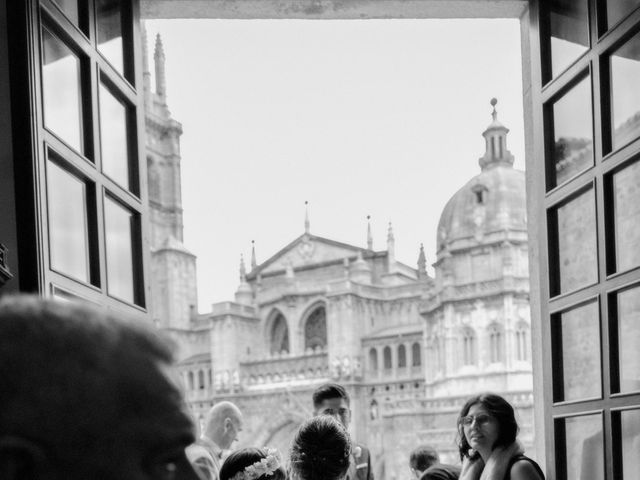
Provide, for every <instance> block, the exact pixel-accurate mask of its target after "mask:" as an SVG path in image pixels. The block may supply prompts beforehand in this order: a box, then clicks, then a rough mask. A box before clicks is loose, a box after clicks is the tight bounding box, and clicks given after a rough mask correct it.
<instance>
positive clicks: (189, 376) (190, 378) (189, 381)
mask: <svg viewBox="0 0 640 480" xmlns="http://www.w3.org/2000/svg"><path fill="white" fill-rule="evenodd" d="M187 385H188V387H189V390H193V389H194V388H193V386H194V381H193V372H192V371H191V370H189V373H188V374H187Z"/></svg>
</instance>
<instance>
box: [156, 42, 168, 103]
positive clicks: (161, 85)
mask: <svg viewBox="0 0 640 480" xmlns="http://www.w3.org/2000/svg"><path fill="white" fill-rule="evenodd" d="M153 61H154V63H155V67H156V94H157V95H158V96H159V97H161V98H163V99H164V98H165V97H166V95H167V79H166V76H165V70H164V62H165V57H164V48H163V46H162V38H160V34H159V33H158V34H157V35H156V48H155V51H154V53H153Z"/></svg>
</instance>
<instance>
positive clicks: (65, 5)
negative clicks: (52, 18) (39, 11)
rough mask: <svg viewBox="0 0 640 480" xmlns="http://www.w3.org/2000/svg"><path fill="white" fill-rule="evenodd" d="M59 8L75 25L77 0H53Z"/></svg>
mask: <svg viewBox="0 0 640 480" xmlns="http://www.w3.org/2000/svg"><path fill="white" fill-rule="evenodd" d="M54 1H55V2H56V3H57V4H58V6H59V7H60V10H62V11H63V12H64V13H65V15H66V16H67V17H68V18H69V20H71V21H72V22H73V23H74V24H75V25H78V0H54Z"/></svg>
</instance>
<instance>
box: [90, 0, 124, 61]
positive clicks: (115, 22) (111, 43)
mask: <svg viewBox="0 0 640 480" xmlns="http://www.w3.org/2000/svg"><path fill="white" fill-rule="evenodd" d="M96 16H97V23H98V50H99V51H100V53H102V55H104V57H105V58H106V59H107V60H109V63H111V65H113V66H114V67H115V69H116V70H118V72H120V73H121V74H122V73H123V72H124V63H123V60H122V59H123V55H122V51H123V50H122V49H123V45H122V5H121V2H120V0H98V1H97V2H96Z"/></svg>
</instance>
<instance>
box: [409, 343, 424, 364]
mask: <svg viewBox="0 0 640 480" xmlns="http://www.w3.org/2000/svg"><path fill="white" fill-rule="evenodd" d="M411 365H412V366H413V367H419V366H420V365H422V349H421V348H420V344H419V343H418V342H414V343H413V345H411Z"/></svg>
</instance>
